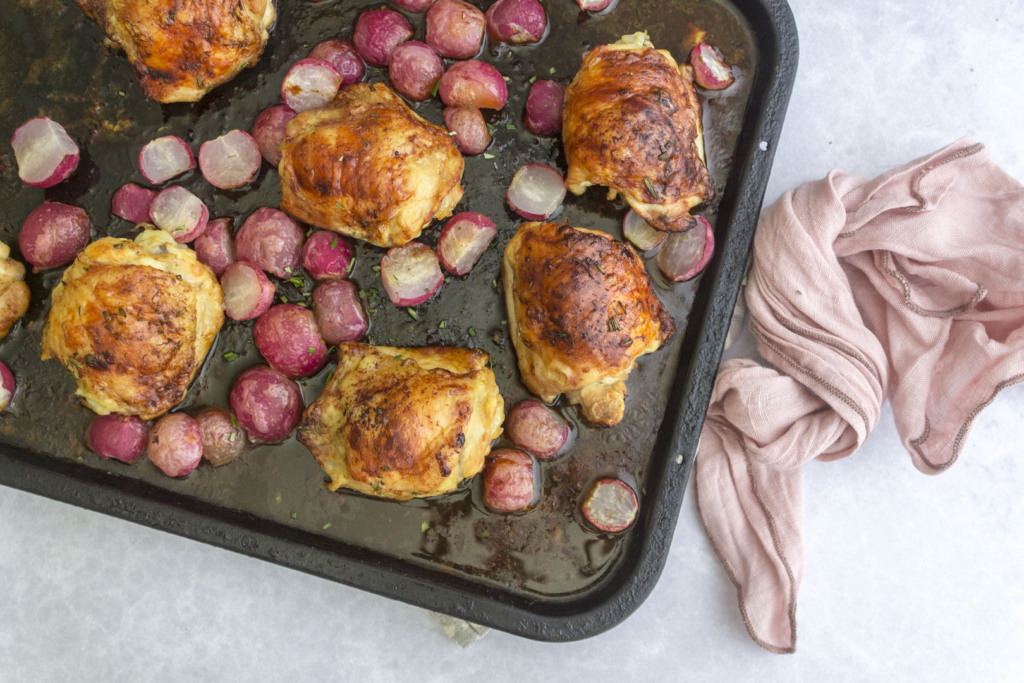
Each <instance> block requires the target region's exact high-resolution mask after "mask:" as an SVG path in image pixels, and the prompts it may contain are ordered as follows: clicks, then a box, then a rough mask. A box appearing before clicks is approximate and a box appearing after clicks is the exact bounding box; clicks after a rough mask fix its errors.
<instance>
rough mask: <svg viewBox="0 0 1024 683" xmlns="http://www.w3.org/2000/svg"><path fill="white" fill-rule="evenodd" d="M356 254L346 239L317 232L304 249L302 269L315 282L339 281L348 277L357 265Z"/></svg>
mask: <svg viewBox="0 0 1024 683" xmlns="http://www.w3.org/2000/svg"><path fill="white" fill-rule="evenodd" d="M355 260H356V252H355V249H353V247H352V243H351V242H349V241H348V239H346V238H345V237H342V236H341V235H339V234H337V233H334V232H328V231H326V230H317V231H316V232H314V233H313V234H312V235H310V237H309V239H307V240H306V244H305V245H304V246H303V247H302V267H303V268H305V269H306V272H307V273H309V276H310V277H311V278H313V279H314V280H339V279H341V278H345V277H348V274H349V273H351V272H352V267H353V266H354V265H355Z"/></svg>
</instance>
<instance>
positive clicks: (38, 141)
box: [11, 116, 78, 187]
mask: <svg viewBox="0 0 1024 683" xmlns="http://www.w3.org/2000/svg"><path fill="white" fill-rule="evenodd" d="M11 147H13V148H14V157H15V159H17V161H18V176H19V177H20V178H21V179H22V181H24V183H25V184H26V185H31V186H32V187H52V186H54V185H56V184H57V183H59V182H61V181H62V180H64V179H65V178H67V177H68V176H69V175H71V173H72V171H74V170H75V167H76V166H78V145H77V144H75V141H74V140H72V139H71V136H70V135H68V133H67V131H65V130H64V127H63V126H61V125H60V124H59V123H57V122H56V121H51V120H50V119H49V118H47V117H45V116H40V117H37V118H34V119H29V120H28V121H26V122H25V123H23V124H22V125H21V126H19V127H18V129H17V130H16V131H14V137H12V138H11Z"/></svg>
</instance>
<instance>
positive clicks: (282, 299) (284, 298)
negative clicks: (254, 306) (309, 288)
mask: <svg viewBox="0 0 1024 683" xmlns="http://www.w3.org/2000/svg"><path fill="white" fill-rule="evenodd" d="M280 299H281V303H283V304H286V303H288V297H286V296H282V297H280Z"/></svg>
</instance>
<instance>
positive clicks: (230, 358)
mask: <svg viewBox="0 0 1024 683" xmlns="http://www.w3.org/2000/svg"><path fill="white" fill-rule="evenodd" d="M236 358H238V354H237V353H235V352H234V351H228V352H227V353H225V354H224V360H226V361H227V362H229V363H230V362H231V361H233V360H235V359H236ZM231 424H233V425H235V426H236V427H237V426H238V423H237V422H235V419H234V415H232V416H231Z"/></svg>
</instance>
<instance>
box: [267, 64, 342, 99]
mask: <svg viewBox="0 0 1024 683" xmlns="http://www.w3.org/2000/svg"><path fill="white" fill-rule="evenodd" d="M341 81H342V75H341V72H340V71H338V70H337V69H336V68H335V67H334V65H333V64H331V63H330V62H328V61H325V60H323V59H315V58H312V59H311V58H309V57H307V58H306V59H300V60H299V61H297V62H295V64H293V65H292V68H291V69H289V70H288V74H287V75H286V76H285V77H284V81H283V82H282V83H281V99H282V100H284V103H285V104H286V105H288V107H289V108H290V109H291V110H292V111H294V112H297V113H298V112H304V111H307V110H309V109H316V108H317V107H322V106H324V105H325V104H327V103H328V102H330V101H331V100H333V99H334V96H335V95H337V94H338V89H339V88H341Z"/></svg>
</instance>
